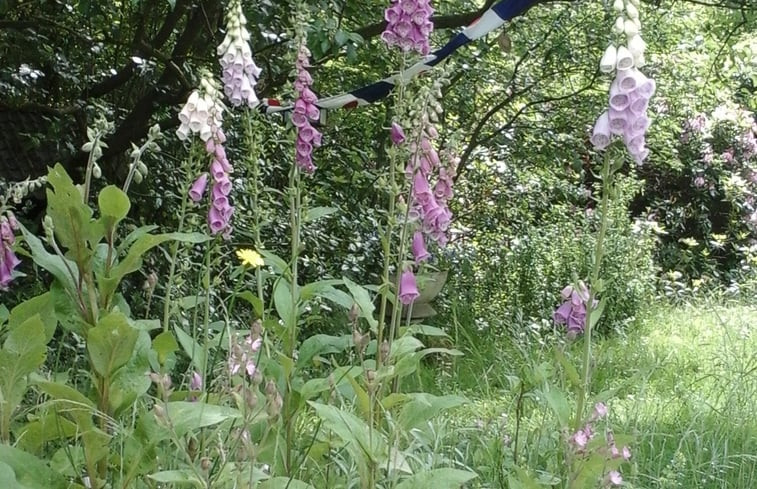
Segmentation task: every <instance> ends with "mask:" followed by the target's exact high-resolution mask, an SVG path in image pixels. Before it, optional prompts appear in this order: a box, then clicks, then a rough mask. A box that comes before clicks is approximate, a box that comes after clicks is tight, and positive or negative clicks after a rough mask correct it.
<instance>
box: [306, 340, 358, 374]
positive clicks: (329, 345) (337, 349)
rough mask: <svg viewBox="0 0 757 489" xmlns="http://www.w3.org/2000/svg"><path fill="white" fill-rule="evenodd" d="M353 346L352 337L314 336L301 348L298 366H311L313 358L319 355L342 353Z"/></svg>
mask: <svg viewBox="0 0 757 489" xmlns="http://www.w3.org/2000/svg"><path fill="white" fill-rule="evenodd" d="M351 344H352V336H351V335H342V336H331V335H326V334H317V335H313V336H311V337H310V338H308V339H306V340H305V341H303V342H302V345H300V348H299V357H297V365H298V366H300V367H303V366H307V365H309V363H310V361H311V360H312V359H313V357H315V356H317V355H328V354H331V353H342V352H343V351H345V350H347V349H348V348H349V347H350V346H351Z"/></svg>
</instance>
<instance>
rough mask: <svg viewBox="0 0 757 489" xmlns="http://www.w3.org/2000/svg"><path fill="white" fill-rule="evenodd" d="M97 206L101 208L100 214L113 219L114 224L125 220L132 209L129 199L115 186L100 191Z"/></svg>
mask: <svg viewBox="0 0 757 489" xmlns="http://www.w3.org/2000/svg"><path fill="white" fill-rule="evenodd" d="M97 204H98V206H99V207H100V213H101V214H102V215H103V216H106V217H109V218H111V219H112V220H113V224H115V223H117V222H118V221H120V220H122V219H123V218H125V217H126V215H127V214H128V213H129V208H131V202H129V197H127V196H126V194H125V193H124V192H123V190H121V189H120V188H118V187H116V186H115V185H108V186H107V187H105V188H104V189H102V190H101V191H100V195H99V196H98V197H97Z"/></svg>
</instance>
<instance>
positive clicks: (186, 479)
mask: <svg viewBox="0 0 757 489" xmlns="http://www.w3.org/2000/svg"><path fill="white" fill-rule="evenodd" d="M147 477H149V478H150V479H152V480H154V481H156V482H162V483H164V484H176V485H178V486H194V487H200V488H202V487H205V484H204V483H203V482H202V480H200V479H198V478H197V476H196V475H195V474H194V472H192V471H191V470H189V469H182V470H164V471H162V472H156V473H154V474H150V475H148V476H147Z"/></svg>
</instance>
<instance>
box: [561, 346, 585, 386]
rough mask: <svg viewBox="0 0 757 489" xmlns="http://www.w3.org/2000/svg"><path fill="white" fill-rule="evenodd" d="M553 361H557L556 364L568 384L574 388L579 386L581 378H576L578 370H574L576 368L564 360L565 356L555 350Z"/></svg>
mask: <svg viewBox="0 0 757 489" xmlns="http://www.w3.org/2000/svg"><path fill="white" fill-rule="evenodd" d="M555 359H557V362H558V363H559V364H560V366H561V367H562V369H563V371H564V372H565V375H566V376H567V377H568V380H569V381H570V383H571V384H572V385H573V386H574V387H578V386H580V385H581V378H580V377H579V376H578V370H576V366H575V365H573V364H572V363H570V362H569V361H568V359H567V358H565V354H564V353H563V352H562V351H561V350H560V349H558V348H555Z"/></svg>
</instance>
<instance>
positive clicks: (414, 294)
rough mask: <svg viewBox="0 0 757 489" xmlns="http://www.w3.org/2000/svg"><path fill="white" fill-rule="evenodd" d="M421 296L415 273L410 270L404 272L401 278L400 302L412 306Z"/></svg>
mask: <svg viewBox="0 0 757 489" xmlns="http://www.w3.org/2000/svg"><path fill="white" fill-rule="evenodd" d="M420 295H421V294H420V292H418V283H417V282H416V280H415V275H414V274H413V271H412V270H411V269H410V268H408V269H406V270H405V271H404V272H402V275H401V276H400V293H399V299H400V302H401V303H403V304H405V305H408V304H412V303H413V302H415V299H417V298H418V296H420Z"/></svg>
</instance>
